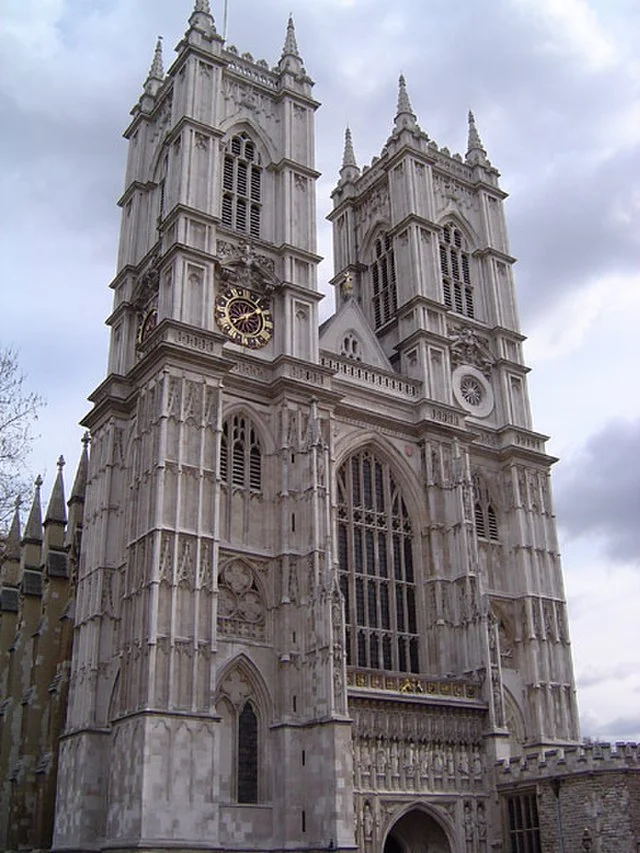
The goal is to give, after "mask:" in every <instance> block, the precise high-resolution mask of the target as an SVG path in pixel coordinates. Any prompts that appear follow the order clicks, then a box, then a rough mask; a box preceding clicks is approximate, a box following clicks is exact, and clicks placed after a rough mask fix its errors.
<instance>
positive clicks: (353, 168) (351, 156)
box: [340, 127, 360, 183]
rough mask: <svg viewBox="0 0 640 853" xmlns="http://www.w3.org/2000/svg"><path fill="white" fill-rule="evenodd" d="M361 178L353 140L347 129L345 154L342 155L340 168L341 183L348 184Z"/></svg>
mask: <svg viewBox="0 0 640 853" xmlns="http://www.w3.org/2000/svg"><path fill="white" fill-rule="evenodd" d="M359 177H360V169H359V168H358V164H357V162H356V155H355V152H354V150H353V139H352V138H351V131H350V130H349V128H348V127H347V129H346V130H345V133H344V154H343V155H342V166H341V167H340V182H341V183H347V182H348V181H355V180H357V179H358V178H359Z"/></svg>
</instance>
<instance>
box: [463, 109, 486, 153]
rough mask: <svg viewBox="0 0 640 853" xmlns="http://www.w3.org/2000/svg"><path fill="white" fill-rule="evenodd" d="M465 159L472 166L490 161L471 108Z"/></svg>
mask: <svg viewBox="0 0 640 853" xmlns="http://www.w3.org/2000/svg"><path fill="white" fill-rule="evenodd" d="M465 159H466V162H467V163H468V164H469V165H471V166H475V165H479V164H482V165H486V164H488V162H489V161H488V160H487V152H486V151H485V148H484V145H483V144H482V140H481V139H480V134H479V133H478V128H477V127H476V120H475V117H474V115H473V113H472V112H471V110H469V134H468V139H467V154H466V158H465Z"/></svg>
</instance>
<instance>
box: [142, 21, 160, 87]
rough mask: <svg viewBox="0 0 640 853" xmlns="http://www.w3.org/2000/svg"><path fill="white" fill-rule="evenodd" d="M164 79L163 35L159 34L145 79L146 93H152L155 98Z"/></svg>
mask: <svg viewBox="0 0 640 853" xmlns="http://www.w3.org/2000/svg"><path fill="white" fill-rule="evenodd" d="M163 80H164V66H163V63H162V36H158V41H157V42H156V49H155V51H154V53H153V60H152V62H151V68H150V69H149V74H148V75H147V79H146V80H145V81H144V94H145V95H151V97H152V98H154V97H155V96H156V95H157V94H158V90H159V89H160V87H161V86H162V81H163Z"/></svg>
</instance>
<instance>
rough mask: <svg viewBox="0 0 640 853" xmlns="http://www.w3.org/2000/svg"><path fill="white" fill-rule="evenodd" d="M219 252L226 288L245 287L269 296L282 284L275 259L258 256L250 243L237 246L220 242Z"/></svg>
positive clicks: (222, 278)
mask: <svg viewBox="0 0 640 853" xmlns="http://www.w3.org/2000/svg"><path fill="white" fill-rule="evenodd" d="M217 252H218V262H219V264H220V278H221V281H222V282H223V284H224V285H225V286H227V287H230V286H234V287H243V288H247V289H249V290H252V291H253V292H254V293H260V294H264V295H266V296H268V295H270V294H271V293H272V292H273V291H274V290H275V289H276V287H277V286H278V285H279V284H280V282H279V280H278V279H277V277H276V274H275V263H274V261H273V259H272V258H269V257H268V256H267V255H262V254H258V253H257V252H256V250H255V248H254V247H253V245H252V244H251V243H250V242H248V241H247V242H245V243H243V244H241V245H236V244H234V243H230V242H228V241H227V240H218V244H217Z"/></svg>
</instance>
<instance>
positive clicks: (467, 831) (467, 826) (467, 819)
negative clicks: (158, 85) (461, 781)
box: [462, 800, 473, 847]
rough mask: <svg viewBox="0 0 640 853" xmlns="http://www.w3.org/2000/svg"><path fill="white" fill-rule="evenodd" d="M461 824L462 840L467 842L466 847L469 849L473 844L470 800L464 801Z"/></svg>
mask: <svg viewBox="0 0 640 853" xmlns="http://www.w3.org/2000/svg"><path fill="white" fill-rule="evenodd" d="M462 822H463V824H464V840H465V841H466V842H467V847H471V845H472V844H473V814H472V811H471V801H470V800H465V803H464V816H463V818H462Z"/></svg>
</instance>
